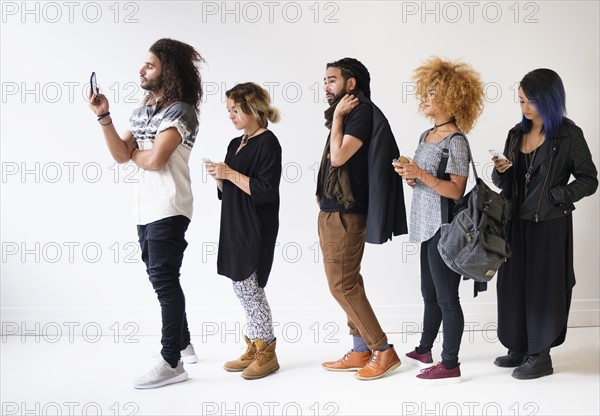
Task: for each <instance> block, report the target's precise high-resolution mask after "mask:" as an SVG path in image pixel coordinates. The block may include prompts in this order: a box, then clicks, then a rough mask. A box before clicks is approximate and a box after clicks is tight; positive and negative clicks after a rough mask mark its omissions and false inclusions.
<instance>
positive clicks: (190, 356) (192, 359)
mask: <svg viewBox="0 0 600 416" xmlns="http://www.w3.org/2000/svg"><path fill="white" fill-rule="evenodd" d="M181 361H183V362H184V363H186V364H195V363H197V362H198V356H197V355H196V351H194V346H193V345H192V344H189V345H188V346H187V347H185V350H181Z"/></svg>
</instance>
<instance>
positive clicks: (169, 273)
mask: <svg viewBox="0 0 600 416" xmlns="http://www.w3.org/2000/svg"><path fill="white" fill-rule="evenodd" d="M202 61H203V59H202V57H201V56H200V54H199V53H198V52H197V51H196V50H195V49H194V48H193V47H192V46H190V45H187V44H185V43H182V42H179V41H176V40H172V39H160V40H158V41H156V42H155V43H154V44H153V45H152V46H151V47H150V50H149V52H148V54H147V56H146V59H145V60H144V64H143V65H142V67H141V68H140V85H141V87H142V88H143V89H144V90H146V96H145V98H144V102H143V105H142V106H141V107H139V108H137V109H135V110H134V112H133V114H132V115H131V117H130V119H129V129H128V130H127V131H126V132H125V133H124V134H123V135H122V136H119V134H118V133H117V131H116V129H115V127H114V124H113V120H112V118H111V117H110V112H109V111H108V109H109V103H108V100H107V98H106V96H105V95H103V94H100V93H99V92H98V91H90V108H91V109H92V111H93V112H94V113H95V114H96V116H98V122H99V124H100V126H101V129H102V133H103V134H104V139H105V140H106V144H107V145H108V149H109V151H110V153H111V155H112V157H113V158H114V159H115V161H116V162H117V163H127V162H129V161H132V162H133V163H135V164H136V165H137V166H138V167H139V170H140V172H139V173H140V174H139V179H138V196H137V198H136V199H137V201H138V206H137V209H136V217H137V218H136V219H137V224H138V225H137V231H138V238H139V242H140V247H141V253H142V260H143V261H144V263H145V264H146V271H147V273H148V276H149V279H150V282H151V283H152V286H153V288H154V291H155V292H156V294H157V296H158V300H159V302H160V307H161V315H162V337H161V343H162V350H161V356H162V358H161V360H160V362H159V363H157V364H156V365H155V366H154V367H153V368H152V370H151V371H149V372H148V373H147V374H146V375H144V376H142V377H140V378H139V379H137V380H136V381H135V383H134V387H135V388H138V389H150V388H156V387H161V386H164V385H167V384H172V383H177V382H181V381H184V380H187V378H188V375H187V372H186V371H185V369H184V368H183V363H182V360H181V359H182V358H183V359H184V360H185V361H186V362H190V363H193V362H196V360H197V357H196V354H195V352H194V347H193V346H192V344H191V343H190V332H189V330H188V324H187V317H186V313H185V296H184V294H183V290H182V289H181V284H180V282H179V270H180V268H181V263H182V261H183V253H184V251H185V248H186V247H187V242H186V241H185V232H186V230H187V227H188V225H189V223H190V220H191V218H192V203H193V197H192V189H191V181H190V169H189V158H190V152H191V150H192V147H193V145H194V141H195V139H196V135H197V133H198V115H197V112H198V107H199V104H200V100H201V99H202V84H201V79H200V72H199V70H198V67H197V64H199V63H200V62H202Z"/></svg>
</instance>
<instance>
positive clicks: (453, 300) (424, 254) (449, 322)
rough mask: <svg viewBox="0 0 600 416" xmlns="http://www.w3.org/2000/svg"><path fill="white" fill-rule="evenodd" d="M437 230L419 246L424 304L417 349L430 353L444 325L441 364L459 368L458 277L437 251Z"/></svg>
mask: <svg viewBox="0 0 600 416" xmlns="http://www.w3.org/2000/svg"><path fill="white" fill-rule="evenodd" d="M439 240H440V230H438V231H437V233H436V234H435V235H434V236H433V237H431V238H430V239H429V240H427V241H424V242H422V243H421V293H422V294H423V301H424V302H425V311H424V314H423V333H422V335H421V343H420V345H419V347H420V349H422V350H426V351H430V350H431V349H432V347H433V342H434V341H435V338H436V337H437V334H438V331H439V329H440V324H441V323H442V322H443V323H444V326H443V333H444V341H443V343H442V363H443V364H444V365H445V366H446V367H449V368H454V367H456V366H457V365H458V350H459V349H460V341H461V339H462V334H463V331H464V327H465V318H464V316H463V312H462V308H461V306H460V301H459V295H458V286H459V284H460V280H461V276H460V275H459V274H458V273H455V272H454V271H452V270H451V269H450V268H448V266H446V263H444V260H442V257H441V256H440V253H439V251H438V249H437V245H438V241H439Z"/></svg>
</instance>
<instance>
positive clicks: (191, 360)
mask: <svg viewBox="0 0 600 416" xmlns="http://www.w3.org/2000/svg"><path fill="white" fill-rule="evenodd" d="M152 358H155V359H157V360H158V359H160V358H162V355H160V352H157V353H154V354H152ZM181 361H183V363H184V364H195V363H197V362H198V356H197V355H196V351H195V350H194V346H193V345H192V344H189V345H188V346H187V347H185V349H184V350H181Z"/></svg>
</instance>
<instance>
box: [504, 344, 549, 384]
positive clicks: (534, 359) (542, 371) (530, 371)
mask: <svg viewBox="0 0 600 416" xmlns="http://www.w3.org/2000/svg"><path fill="white" fill-rule="evenodd" d="M553 372H554V369H553V368H552V359H551V358H550V350H549V349H548V350H545V351H542V352H540V353H539V354H534V355H527V356H525V360H524V361H523V364H521V365H520V366H519V367H517V368H515V369H514V371H513V373H512V376H513V377H514V378H516V379H519V380H531V379H534V378H540V377H543V376H548V375H550V374H552V373H553Z"/></svg>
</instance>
